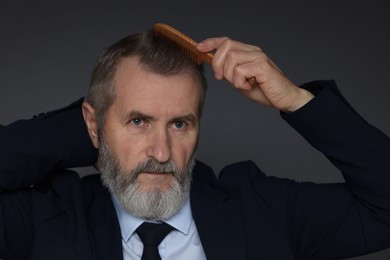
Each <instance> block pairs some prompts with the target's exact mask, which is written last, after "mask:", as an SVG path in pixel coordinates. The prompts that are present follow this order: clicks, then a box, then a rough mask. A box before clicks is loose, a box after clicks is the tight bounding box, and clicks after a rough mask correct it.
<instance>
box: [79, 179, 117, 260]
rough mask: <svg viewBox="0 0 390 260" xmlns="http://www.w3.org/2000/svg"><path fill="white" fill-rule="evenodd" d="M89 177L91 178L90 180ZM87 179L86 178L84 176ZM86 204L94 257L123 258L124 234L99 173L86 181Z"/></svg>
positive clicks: (115, 259) (114, 259)
mask: <svg viewBox="0 0 390 260" xmlns="http://www.w3.org/2000/svg"><path fill="white" fill-rule="evenodd" d="M88 178H89V180H88ZM84 179H86V178H84ZM85 183H87V184H86V185H84V190H85V191H86V192H85V195H84V199H85V203H86V204H85V205H86V207H87V209H88V210H87V218H88V225H89V233H90V240H91V244H92V246H93V248H92V251H93V252H94V253H95V257H94V259H113V260H122V259H123V252H122V236H121V232H120V226H119V221H118V218H117V215H116V211H115V208H114V205H113V203H112V200H111V195H110V193H109V192H108V190H107V189H106V188H105V187H104V186H103V185H102V184H101V182H100V177H99V175H94V176H88V177H87V181H84V184H85Z"/></svg>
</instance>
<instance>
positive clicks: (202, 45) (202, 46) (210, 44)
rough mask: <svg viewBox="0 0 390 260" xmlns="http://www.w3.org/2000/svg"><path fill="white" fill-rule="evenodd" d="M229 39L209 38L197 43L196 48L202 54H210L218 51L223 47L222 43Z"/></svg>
mask: <svg viewBox="0 0 390 260" xmlns="http://www.w3.org/2000/svg"><path fill="white" fill-rule="evenodd" d="M227 39H228V38H227V37H214V38H208V39H205V40H203V41H201V42H199V43H197V45H196V48H197V49H198V50H199V51H200V52H210V51H213V50H216V49H218V48H219V47H220V46H221V45H222V43H223V42H224V41H225V40H227Z"/></svg>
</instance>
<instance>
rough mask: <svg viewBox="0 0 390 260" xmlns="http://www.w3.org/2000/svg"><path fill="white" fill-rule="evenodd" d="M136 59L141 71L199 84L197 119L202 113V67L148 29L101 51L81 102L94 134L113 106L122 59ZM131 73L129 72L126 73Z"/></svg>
mask: <svg viewBox="0 0 390 260" xmlns="http://www.w3.org/2000/svg"><path fill="white" fill-rule="evenodd" d="M130 56H137V57H139V59H140V65H141V66H142V68H143V69H144V70H147V71H150V72H152V73H156V74H160V75H167V76H170V75H178V74H188V75H190V76H192V77H193V78H194V79H195V80H197V81H198V82H199V86H200V88H201V97H200V102H199V108H198V109H199V111H198V112H199V116H201V114H202V108H203V104H204V99H205V94H206V90H207V82H206V79H205V77H204V74H203V66H202V65H197V64H196V63H195V62H193V61H192V60H191V58H190V57H188V56H187V55H186V54H185V53H184V52H183V51H182V50H181V49H180V48H178V47H177V46H176V45H175V44H172V43H171V42H169V41H168V40H165V39H162V38H161V37H156V36H155V35H154V34H153V32H152V30H148V31H145V32H141V33H136V34H132V35H129V36H127V37H125V38H123V39H121V40H119V41H118V42H116V43H114V44H113V45H111V46H109V47H107V48H106V49H104V50H103V52H102V54H101V55H100V56H99V58H98V60H97V62H96V64H95V67H94V69H93V71H92V75H91V83H90V87H89V89H88V92H87V95H86V98H85V100H86V101H87V102H88V103H89V104H90V105H91V106H92V107H93V108H94V110H95V119H96V123H97V131H98V134H99V136H100V134H101V131H102V129H103V126H104V123H105V119H106V115H107V112H108V110H109V108H110V107H111V105H112V104H113V102H114V100H115V97H116V92H115V79H114V77H115V73H116V71H117V68H118V65H119V63H120V61H121V60H122V59H123V58H126V57H130ZM130 73H131V72H130Z"/></svg>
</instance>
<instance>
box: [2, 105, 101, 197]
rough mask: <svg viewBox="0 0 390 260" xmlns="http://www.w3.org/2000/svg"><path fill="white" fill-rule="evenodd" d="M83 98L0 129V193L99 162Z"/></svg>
mask: <svg viewBox="0 0 390 260" xmlns="http://www.w3.org/2000/svg"><path fill="white" fill-rule="evenodd" d="M82 100H83V99H80V100H78V101H76V102H74V103H72V104H71V105H69V106H67V107H65V108H62V109H59V110H56V111H52V112H48V113H43V114H40V115H38V116H35V117H34V118H33V119H30V120H20V121H16V122H14V123H12V124H10V125H8V126H5V127H4V126H3V127H1V128H0V192H4V191H13V190H19V189H23V188H26V187H29V186H31V185H35V184H37V183H39V182H41V181H42V180H44V179H45V178H46V177H47V176H48V174H50V173H52V172H54V171H58V170H60V169H64V168H70V167H82V166H88V165H93V164H94V163H95V162H96V159H97V156H96V154H97V152H96V150H95V149H94V148H93V146H92V143H91V141H90V138H89V136H88V132H87V130H86V127H85V123H84V120H83V116H82V112H81V103H82Z"/></svg>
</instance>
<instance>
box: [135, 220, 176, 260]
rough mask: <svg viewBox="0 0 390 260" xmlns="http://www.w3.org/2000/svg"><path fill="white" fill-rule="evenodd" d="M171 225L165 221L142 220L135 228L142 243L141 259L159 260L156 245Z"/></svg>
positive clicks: (166, 233) (169, 230)
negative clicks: (150, 221) (157, 222)
mask: <svg viewBox="0 0 390 260" xmlns="http://www.w3.org/2000/svg"><path fill="white" fill-rule="evenodd" d="M172 229H173V227H171V226H170V225H168V224H166V223H161V224H155V223H148V222H144V223H143V224H142V225H141V226H139V227H138V228H137V230H136V232H137V234H138V236H139V237H140V238H141V240H142V243H143V244H144V251H143V252H142V258H141V260H161V257H160V254H159V253H158V245H159V244H160V243H161V241H162V240H163V239H164V237H165V236H166V235H168V233H169V232H171V230H172Z"/></svg>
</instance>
